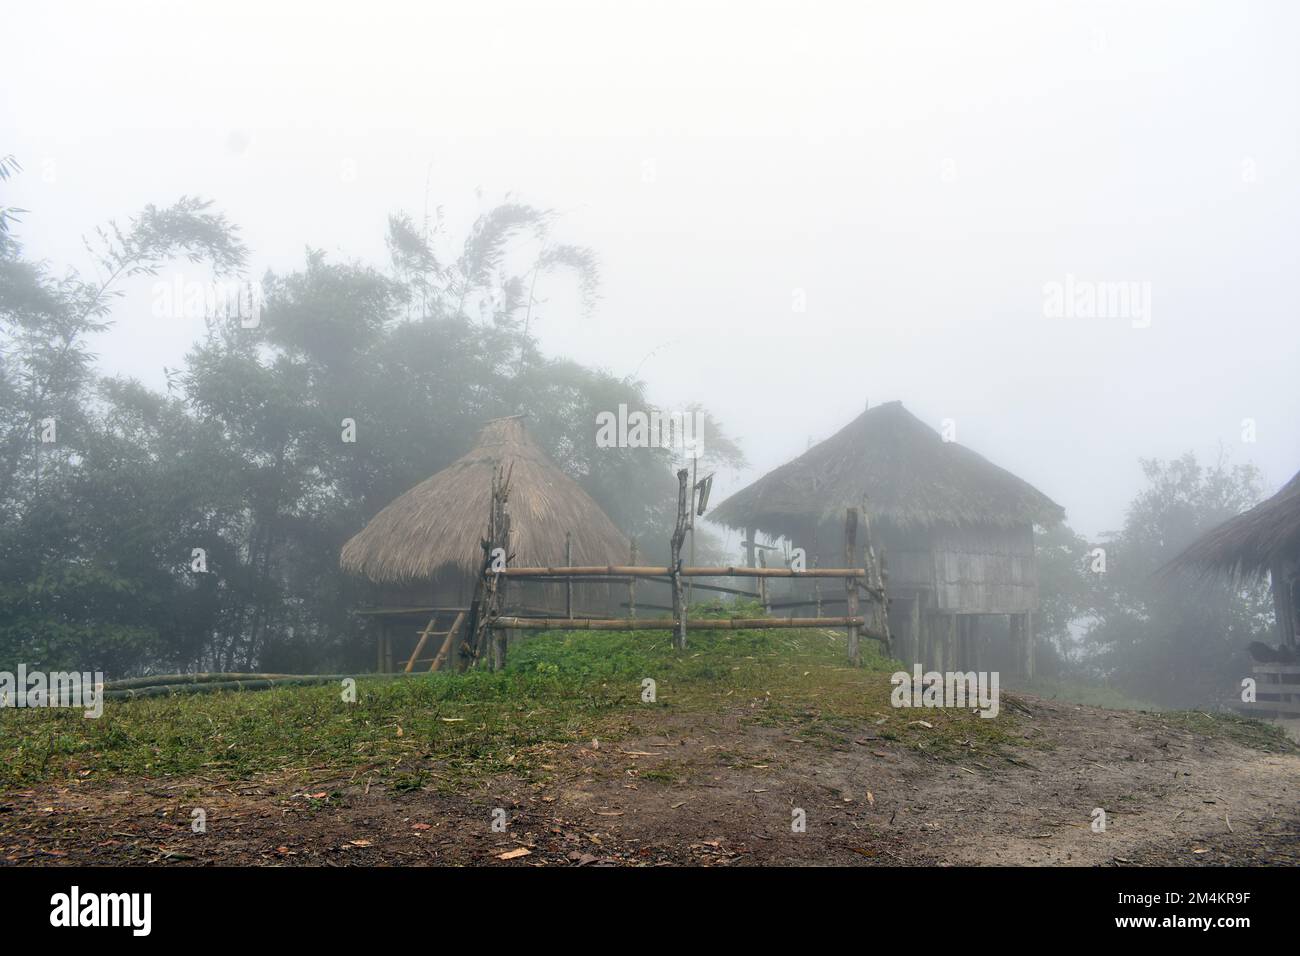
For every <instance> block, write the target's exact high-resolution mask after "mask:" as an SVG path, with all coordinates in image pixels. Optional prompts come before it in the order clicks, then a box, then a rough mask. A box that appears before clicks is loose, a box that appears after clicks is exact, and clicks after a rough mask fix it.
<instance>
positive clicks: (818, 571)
mask: <svg viewBox="0 0 1300 956" xmlns="http://www.w3.org/2000/svg"><path fill="white" fill-rule="evenodd" d="M678 573H680V574H681V576H682V577H684V578H865V577H866V576H867V572H866V569H865V568H808V569H807V570H805V571H796V570H794V569H793V568H742V567H737V566H734V565H731V566H727V567H716V568H689V567H683V568H681V569H680V571H679V572H678ZM672 574H673V569H672V568H671V567H628V566H620V565H616V564H610V565H605V566H603V567H602V566H599V565H597V566H580V567H573V568H563V567H545V568H542V567H538V568H506V569H504V570H503V571H501V572H500V576H501V577H506V578H548V577H549V578H566V577H573V578H587V577H602V576H608V577H638V578H654V577H662V578H667V577H672ZM489 575H490V572H489Z"/></svg>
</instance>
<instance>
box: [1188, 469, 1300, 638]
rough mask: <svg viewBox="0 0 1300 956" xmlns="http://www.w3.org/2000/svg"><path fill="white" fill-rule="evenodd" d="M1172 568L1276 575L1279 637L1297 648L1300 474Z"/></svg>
mask: <svg viewBox="0 0 1300 956" xmlns="http://www.w3.org/2000/svg"><path fill="white" fill-rule="evenodd" d="M1168 569H1169V570H1186V571H1193V572H1196V571H1199V572H1203V573H1209V574H1219V575H1223V576H1225V577H1229V578H1238V579H1252V578H1253V579H1257V580H1258V579H1262V578H1263V577H1264V576H1265V575H1268V577H1269V578H1270V579H1271V583H1272V591H1273V609H1274V612H1275V613H1276V616H1277V628H1278V636H1279V637H1280V638H1281V641H1282V643H1283V644H1284V645H1287V646H1289V647H1291V648H1293V649H1294V648H1295V647H1296V644H1297V631H1300V472H1297V473H1296V475H1295V476H1294V477H1293V478H1292V479H1291V480H1290V481H1288V482H1287V483H1286V484H1285V485H1283V486H1282V490H1281V491H1279V492H1278V493H1277V494H1275V495H1274V496H1273V497H1272V498H1269V499H1268V500H1267V501H1263V502H1260V503H1259V504H1257V505H1256V506H1255V507H1253V508H1251V509H1250V510H1249V511H1245V512H1242V513H1241V514H1239V515H1237V517H1235V518H1230V519H1228V520H1227V521H1225V522H1224V523H1223V524H1221V525H1219V526H1218V527H1216V528H1214V529H1213V530H1211V531H1209V532H1207V533H1206V534H1204V535H1202V536H1201V537H1200V538H1198V539H1197V540H1196V541H1194V542H1192V544H1191V546H1190V547H1188V548H1187V550H1185V551H1184V552H1183V553H1182V554H1180V555H1179V556H1178V557H1176V558H1175V559H1174V560H1173V561H1171V562H1170V563H1169V565H1168Z"/></svg>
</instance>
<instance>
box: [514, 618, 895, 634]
mask: <svg viewBox="0 0 1300 956" xmlns="http://www.w3.org/2000/svg"><path fill="white" fill-rule="evenodd" d="M865 624H866V622H865V621H864V620H863V619H862V618H860V617H856V618H853V617H733V618H697V619H694V620H691V621H690V622H688V624H687V627H688V628H690V629H692V630H698V631H719V630H721V631H738V630H746V631H762V630H769V629H772V628H791V627H803V628H810V627H848V626H849V625H853V626H854V627H859V628H861V627H863V626H864V625H865ZM677 625H678V622H677V621H676V620H675V619H674V618H671V617H653V618H640V619H639V620H633V619H632V618H627V617H616V618H581V617H579V618H574V619H573V620H569V619H568V618H567V617H498V618H496V619H495V620H494V621H492V622H491V623H490V624H489V627H493V628H503V629H504V628H516V629H518V630H521V631H676V630H677ZM869 636H870V637H872V638H876V639H879V636H878V635H876V634H874V633H871V634H869Z"/></svg>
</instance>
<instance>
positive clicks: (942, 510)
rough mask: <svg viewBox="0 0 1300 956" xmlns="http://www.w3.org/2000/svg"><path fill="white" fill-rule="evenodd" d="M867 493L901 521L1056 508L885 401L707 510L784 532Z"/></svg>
mask: <svg viewBox="0 0 1300 956" xmlns="http://www.w3.org/2000/svg"><path fill="white" fill-rule="evenodd" d="M864 495H865V496H866V497H867V501H868V508H869V511H870V513H871V516H872V517H873V518H877V519H884V520H885V521H888V522H892V523H893V524H895V525H897V526H899V527H908V526H929V525H934V524H940V523H949V524H957V525H972V524H984V525H990V524H991V525H1000V526H1003V527H1013V526H1018V525H1026V524H1031V523H1038V524H1054V523H1056V522H1057V521H1060V520H1061V519H1062V518H1064V517H1065V511H1064V509H1062V508H1061V506H1060V505H1058V504H1056V503H1055V502H1053V501H1052V500H1051V499H1050V498H1048V497H1047V496H1046V495H1044V494H1043V493H1042V492H1040V491H1038V490H1037V489H1036V488H1034V487H1033V486H1032V485H1030V484H1028V483H1027V482H1025V481H1022V480H1021V479H1019V478H1017V477H1016V476H1015V475H1013V474H1011V472H1009V471H1006V470H1005V469H1002V468H999V467H998V466H997V465H995V464H993V463H992V462H990V461H988V460H987V459H986V458H984V457H983V456H981V455H977V454H976V453H975V452H973V451H971V450H970V449H969V448H964V447H962V446H961V445H959V444H957V443H956V442H945V441H944V440H943V439H942V438H941V437H940V436H939V433H938V432H936V431H935V430H934V429H932V428H930V427H929V426H928V425H926V424H925V423H924V422H922V421H921V420H920V419H919V418H917V417H916V416H915V415H913V414H912V413H911V412H909V411H908V410H907V409H905V408H904V407H903V405H902V403H901V402H888V403H886V404H884V405H877V406H876V407H875V408H871V409H868V410H867V411H865V412H863V413H862V414H861V415H859V416H858V417H857V418H855V419H854V420H853V421H851V422H850V423H849V424H848V425H846V426H844V427H843V428H842V429H840V430H839V431H838V432H836V433H835V434H834V435H832V436H831V437H830V438H828V439H826V440H825V441H823V442H821V443H820V444H817V445H814V446H813V447H812V448H810V449H808V451H806V452H804V454H802V455H800V456H799V457H798V458H796V459H794V460H793V461H790V462H787V463H786V464H784V465H782V466H781V467H780V468H777V469H776V470H774V471H771V472H769V473H768V474H766V475H764V476H763V477H762V478H760V479H759V480H758V481H756V482H754V483H753V484H752V485H750V486H749V487H747V488H745V489H743V490H742V491H738V492H737V493H736V494H734V495H732V496H731V497H730V498H728V499H727V500H726V501H724V502H723V503H722V504H720V505H718V507H717V508H716V509H714V511H713V512H712V513H711V514H710V515H709V517H710V518H711V519H712V520H714V521H718V522H720V523H722V524H724V525H727V526H728V527H731V528H748V527H754V528H759V529H760V530H763V531H766V532H769V533H773V534H789V533H791V532H793V531H797V530H799V529H800V528H801V527H805V526H806V525H807V524H808V523H810V522H812V523H815V524H821V523H822V522H825V521H832V520H841V521H842V520H843V517H844V509H845V508H849V507H856V506H858V505H860V504H861V503H862V499H863V496H864Z"/></svg>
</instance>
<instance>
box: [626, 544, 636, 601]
mask: <svg viewBox="0 0 1300 956" xmlns="http://www.w3.org/2000/svg"><path fill="white" fill-rule="evenodd" d="M628 560H629V561H631V562H632V566H633V567H636V538H633V539H632V554H631V556H630V557H629V558H628ZM627 610H628V617H630V618H632V620H634V621H635V620H636V578H634V577H632V578H628V579H627Z"/></svg>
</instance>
